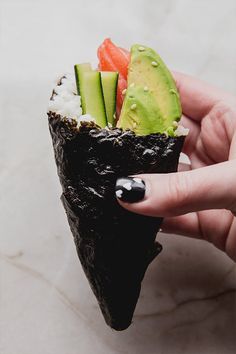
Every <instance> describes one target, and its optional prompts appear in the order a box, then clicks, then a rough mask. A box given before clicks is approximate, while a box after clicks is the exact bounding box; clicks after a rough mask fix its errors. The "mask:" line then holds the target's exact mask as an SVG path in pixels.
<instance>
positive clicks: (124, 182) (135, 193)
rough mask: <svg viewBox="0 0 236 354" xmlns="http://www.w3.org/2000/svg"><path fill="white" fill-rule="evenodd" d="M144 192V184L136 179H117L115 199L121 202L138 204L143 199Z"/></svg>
mask: <svg viewBox="0 0 236 354" xmlns="http://www.w3.org/2000/svg"><path fill="white" fill-rule="evenodd" d="M145 190H146V188H145V182H144V181H143V180H142V179H141V178H138V177H125V178H118V180H117V181H116V197H117V198H118V199H120V200H122V201H123V202H127V203H136V202H139V201H140V200H142V199H143V198H144V195H145Z"/></svg>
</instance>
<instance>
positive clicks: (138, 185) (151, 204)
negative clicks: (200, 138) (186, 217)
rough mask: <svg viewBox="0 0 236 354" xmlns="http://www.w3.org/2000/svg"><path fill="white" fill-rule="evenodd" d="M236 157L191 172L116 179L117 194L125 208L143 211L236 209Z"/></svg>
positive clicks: (155, 213)
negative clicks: (235, 158)
mask: <svg viewBox="0 0 236 354" xmlns="http://www.w3.org/2000/svg"><path fill="white" fill-rule="evenodd" d="M235 161H236V160H232V161H227V162H223V163H219V164H216V165H212V166H209V167H202V168H199V169H196V170H192V171H188V172H177V173H169V174H146V175H145V174H144V175H138V176H134V177H129V178H121V179H118V180H117V184H116V196H117V198H118V201H119V203H120V204H121V205H122V206H123V207H124V208H126V209H128V210H130V211H132V212H135V213H139V214H143V215H150V216H163V217H165V216H177V215H182V214H186V213H189V212H193V211H199V210H206V209H229V210H231V211H233V212H234V213H235V211H236V178H235V176H236V162H235ZM141 180H142V181H143V182H144V183H142V181H141ZM141 198H142V199H141ZM140 199H141V200H140Z"/></svg>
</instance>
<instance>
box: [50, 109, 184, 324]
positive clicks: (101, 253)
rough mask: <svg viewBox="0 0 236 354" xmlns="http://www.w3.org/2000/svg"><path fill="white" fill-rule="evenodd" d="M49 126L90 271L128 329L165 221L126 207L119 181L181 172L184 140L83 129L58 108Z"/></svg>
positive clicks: (102, 301)
mask: <svg viewBox="0 0 236 354" xmlns="http://www.w3.org/2000/svg"><path fill="white" fill-rule="evenodd" d="M49 127H50V132H51V136H52V141H53V147H54V152H55V159H56V164H57V169H58V175H59V178H60V182H61V185H62V189H63V193H62V197H61V199H62V202H63V205H64V208H65V210H66V214H67V217H68V221H69V224H70V228H71V231H72V233H73V236H74V241H75V244H76V248H77V252H78V256H79V258H80V261H81V264H82V266H83V269H84V272H85V274H86V276H87V278H88V280H89V283H90V285H91V287H92V290H93V292H94V294H95V296H96V298H97V300H98V303H99V305H100V308H101V310H102V313H103V315H104V318H105V321H106V323H107V324H108V325H109V326H111V327H112V328H114V329H116V330H123V329H126V328H127V327H128V326H129V325H130V323H131V321H132V317H133V312H134V309H135V306H136V303H137V300H138V297H139V293H140V288H141V282H142V279H143V277H144V274H145V271H146V269H147V267H148V265H149V263H150V262H151V261H152V260H153V259H154V258H155V257H156V256H157V255H158V253H159V252H160V251H161V249H162V247H161V245H160V244H159V243H158V242H155V238H156V234H157V232H158V230H159V228H160V226H161V223H162V218H153V217H147V216H142V215H137V214H134V213H131V212H129V211H127V210H125V209H123V208H122V207H121V206H120V205H119V204H118V202H117V200H116V198H115V193H114V189H115V183H116V179H117V178H119V177H123V176H129V175H133V174H138V173H168V172H174V171H176V169H177V166H178V160H179V154H180V151H181V148H182V145H183V142H184V137H183V136H180V137H167V136H166V135H164V134H151V135H148V136H136V135H135V134H134V133H133V132H131V131H124V132H123V131H122V130H120V129H117V128H114V129H111V130H108V129H100V128H99V127H97V126H96V125H94V124H93V123H85V124H82V125H81V127H80V128H79V130H78V129H77V127H75V125H74V124H73V121H70V120H67V119H63V118H62V117H60V116H59V115H55V114H54V113H51V112H50V113H49Z"/></svg>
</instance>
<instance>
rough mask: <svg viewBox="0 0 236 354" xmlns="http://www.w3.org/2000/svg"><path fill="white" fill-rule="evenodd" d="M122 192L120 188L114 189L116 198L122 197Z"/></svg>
mask: <svg viewBox="0 0 236 354" xmlns="http://www.w3.org/2000/svg"><path fill="white" fill-rule="evenodd" d="M122 194H123V191H122V190H121V189H118V190H117V191H116V196H117V197H118V198H121V197H122Z"/></svg>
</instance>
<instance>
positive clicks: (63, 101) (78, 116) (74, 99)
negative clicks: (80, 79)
mask: <svg viewBox="0 0 236 354" xmlns="http://www.w3.org/2000/svg"><path fill="white" fill-rule="evenodd" d="M48 112H54V113H56V114H60V115H61V116H62V117H66V118H71V119H75V120H76V121H77V123H78V125H79V124H80V122H90V121H93V122H95V119H94V118H93V117H91V116H90V115H89V114H82V108H81V98H80V96H79V95H77V89H76V83H75V78H74V76H73V75H72V74H66V75H65V77H63V79H61V84H60V85H57V86H56V87H55V88H54V95H53V97H52V99H51V100H50V102H49V106H48Z"/></svg>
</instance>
